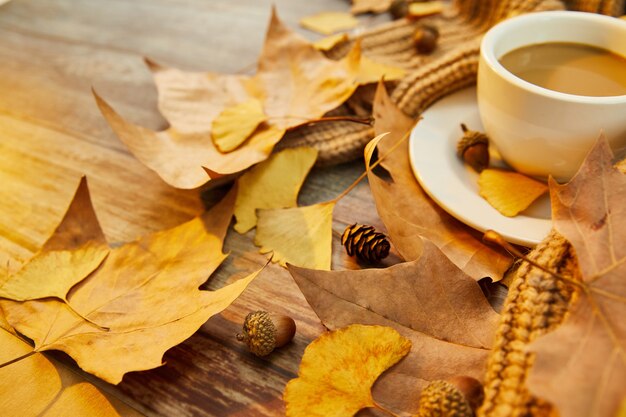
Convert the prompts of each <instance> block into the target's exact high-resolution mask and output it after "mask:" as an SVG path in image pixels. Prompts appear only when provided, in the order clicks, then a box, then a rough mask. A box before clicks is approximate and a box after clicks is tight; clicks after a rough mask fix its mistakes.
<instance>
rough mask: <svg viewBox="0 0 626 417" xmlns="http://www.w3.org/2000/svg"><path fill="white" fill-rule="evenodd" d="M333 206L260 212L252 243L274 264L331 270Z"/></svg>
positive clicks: (329, 203) (318, 205) (320, 205)
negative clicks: (268, 254) (266, 254)
mask: <svg viewBox="0 0 626 417" xmlns="http://www.w3.org/2000/svg"><path fill="white" fill-rule="evenodd" d="M334 207H335V202H334V201H331V202H326V203H320V204H315V205H312V206H306V207H294V208H288V209H272V210H259V212H258V216H259V220H258V222H257V229H256V237H255V240H254V243H255V244H256V245H257V246H260V247H261V253H267V252H274V254H273V256H272V261H273V262H279V263H280V264H281V265H283V266H284V265H286V264H287V263H290V264H293V265H296V266H301V267H305V268H312V269H325V270H328V269H330V261H331V254H332V220H333V219H332V218H333V208H334Z"/></svg>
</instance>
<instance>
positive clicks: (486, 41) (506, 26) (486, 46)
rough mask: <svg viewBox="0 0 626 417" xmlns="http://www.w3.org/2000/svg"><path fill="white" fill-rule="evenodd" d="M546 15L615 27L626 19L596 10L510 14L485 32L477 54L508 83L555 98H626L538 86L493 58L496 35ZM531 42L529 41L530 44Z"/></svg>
mask: <svg viewBox="0 0 626 417" xmlns="http://www.w3.org/2000/svg"><path fill="white" fill-rule="evenodd" d="M546 16H550V17H551V18H557V19H559V18H560V19H569V20H570V24H571V23H572V21H576V20H579V19H583V20H590V21H596V22H602V24H606V25H612V26H616V27H618V28H621V29H624V30H626V21H624V20H621V19H617V18H614V17H611V16H604V15H599V14H596V13H585V12H575V11H544V12H533V13H527V14H523V15H520V16H515V17H512V18H509V19H507V20H505V21H502V22H500V23H498V24H497V25H495V26H493V27H492V28H491V29H489V30H488V31H487V33H485V35H484V36H483V39H482V41H481V44H480V55H481V56H482V58H483V60H484V61H485V62H486V63H487V65H489V66H490V67H491V69H492V70H493V71H494V72H495V73H496V74H498V75H499V76H500V77H502V78H504V79H505V80H506V81H508V82H509V83H511V84H514V85H516V86H517V87H519V88H521V89H524V90H527V91H530V92H532V93H535V94H538V95H541V96H544V97H548V98H554V99H558V100H561V101H569V102H573V103H589V104H618V103H623V102H625V101H626V95H618V96H582V95H577V94H568V93H562V92H560V91H555V90H550V89H548V88H544V87H540V86H538V85H535V84H532V83H530V82H528V81H526V80H523V79H522V78H520V77H518V76H516V75H514V74H513V73H512V72H510V71H509V70H508V69H506V68H505V67H504V66H503V65H502V64H501V63H500V61H499V60H498V59H497V58H496V56H495V53H494V47H495V44H496V42H497V40H498V38H499V37H500V36H501V35H502V33H505V32H507V31H509V30H511V29H514V28H517V27H519V26H521V25H524V24H525V23H527V22H528V21H538V20H541V19H544V18H545V17H546ZM531 44H532V43H530V42H529V43H528V45H531Z"/></svg>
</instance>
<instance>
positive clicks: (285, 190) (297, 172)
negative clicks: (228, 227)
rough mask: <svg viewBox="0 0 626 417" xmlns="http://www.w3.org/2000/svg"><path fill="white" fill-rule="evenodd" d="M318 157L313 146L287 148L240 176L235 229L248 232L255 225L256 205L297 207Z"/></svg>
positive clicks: (261, 207)
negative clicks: (308, 175)
mask: <svg viewBox="0 0 626 417" xmlns="http://www.w3.org/2000/svg"><path fill="white" fill-rule="evenodd" d="M316 159H317V150H316V149H313V148H306V147H301V148H291V149H285V150H283V151H281V152H278V153H276V154H274V155H272V156H271V157H270V158H269V159H267V160H266V161H263V162H261V163H260V164H258V165H257V166H255V167H253V168H252V169H250V170H249V171H248V172H246V173H245V174H243V175H242V176H241V177H240V178H239V179H238V180H237V184H238V186H237V190H238V191H237V201H236V202H235V217H236V218H237V223H236V224H235V230H236V231H238V232H239V233H245V232H247V231H248V230H250V229H252V228H253V227H254V226H256V223H257V216H256V210H257V209H272V208H289V207H295V206H296V205H297V200H298V193H299V192H300V188H301V187H302V184H303V183H304V179H305V178H306V176H307V174H308V173H309V171H310V170H311V168H312V167H313V164H314V163H315V160H316Z"/></svg>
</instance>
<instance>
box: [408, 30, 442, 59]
mask: <svg viewBox="0 0 626 417" xmlns="http://www.w3.org/2000/svg"><path fill="white" fill-rule="evenodd" d="M438 40H439V31H438V30H437V28H436V27H434V26H431V25H421V26H419V27H418V28H417V29H416V30H415V32H414V33H413V45H415V49H417V52H419V53H420V54H430V53H431V52H432V51H434V50H435V48H436V47H437V41H438Z"/></svg>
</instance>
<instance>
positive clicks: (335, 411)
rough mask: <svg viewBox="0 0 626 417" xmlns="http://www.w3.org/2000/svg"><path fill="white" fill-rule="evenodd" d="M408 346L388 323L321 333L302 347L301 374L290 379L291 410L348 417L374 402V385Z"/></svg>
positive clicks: (292, 414) (305, 416) (293, 415)
mask: <svg viewBox="0 0 626 417" xmlns="http://www.w3.org/2000/svg"><path fill="white" fill-rule="evenodd" d="M410 349H411V342H410V341H409V340H408V339H406V338H404V337H402V336H401V335H400V334H399V333H398V332H397V331H395V330H394V329H392V328H390V327H383V326H363V325H358V324H355V325H351V326H348V327H345V328H343V329H339V330H335V331H332V332H329V333H325V334H323V335H321V336H320V337H318V338H317V339H316V340H314V341H313V342H312V343H311V344H310V345H309V346H307V348H306V350H305V351H304V355H303V356H302V362H301V363H300V369H299V371H298V378H296V379H292V380H291V381H289V383H287V386H286V388H285V393H284V400H285V403H286V414H287V416H289V417H300V416H302V417H317V416H319V417H326V416H337V417H339V416H347V417H348V416H353V415H355V414H356V413H357V412H358V411H359V410H361V409H363V408H367V407H376V406H377V405H376V403H375V402H374V399H373V398H372V393H371V388H372V385H374V382H375V381H376V380H377V379H378V377H379V376H380V375H381V374H382V373H383V372H384V371H385V370H387V369H389V368H390V367H391V366H393V365H394V364H396V363H397V362H398V361H399V360H400V359H402V358H403V357H404V356H406V354H407V353H409V350H410ZM407 389H408V387H407Z"/></svg>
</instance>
